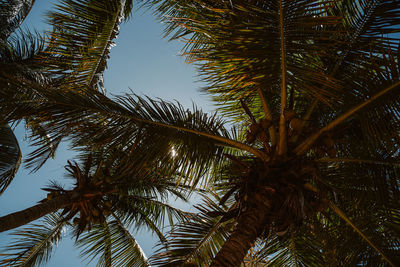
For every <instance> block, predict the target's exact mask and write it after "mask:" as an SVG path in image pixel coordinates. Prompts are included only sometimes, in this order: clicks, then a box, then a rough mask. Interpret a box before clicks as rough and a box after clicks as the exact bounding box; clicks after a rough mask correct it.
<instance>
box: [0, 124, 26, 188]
mask: <svg viewBox="0 0 400 267" xmlns="http://www.w3.org/2000/svg"><path fill="white" fill-rule="evenodd" d="M21 158H22V154H21V149H20V147H19V144H18V140H17V138H16V137H15V135H14V133H13V131H12V130H11V128H10V126H9V125H7V124H3V125H1V126H0V194H2V193H3V192H4V191H5V190H6V188H7V186H8V185H9V184H10V183H11V181H12V180H13V178H14V176H15V175H16V174H17V171H18V169H19V165H20V163H21Z"/></svg>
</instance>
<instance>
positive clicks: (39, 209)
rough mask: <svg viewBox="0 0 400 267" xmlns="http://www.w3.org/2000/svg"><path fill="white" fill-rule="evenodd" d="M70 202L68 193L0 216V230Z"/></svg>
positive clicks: (2, 230)
mask: <svg viewBox="0 0 400 267" xmlns="http://www.w3.org/2000/svg"><path fill="white" fill-rule="evenodd" d="M70 203H71V196H70V195H68V194H67V195H61V196H58V197H56V198H54V199H52V200H46V201H44V202H42V203H39V204H37V205H35V206H33V207H30V208H27V209H24V210H21V211H18V212H14V213H11V214H8V215H5V216H3V217H0V232H4V231H7V230H10V229H14V228H17V227H19V226H21V225H25V224H28V223H30V222H32V221H34V220H36V219H39V218H40V217H43V216H44V215H46V214H49V213H52V212H55V211H57V210H59V209H62V208H64V207H66V206H67V205H68V204H70Z"/></svg>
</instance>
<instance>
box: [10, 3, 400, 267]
mask: <svg viewBox="0 0 400 267" xmlns="http://www.w3.org/2000/svg"><path fill="white" fill-rule="evenodd" d="M150 2H151V3H152V4H155V5H157V8H158V12H159V14H160V15H161V16H162V17H161V18H162V19H164V20H166V21H167V22H168V26H167V33H169V34H172V38H173V39H178V38H181V39H183V40H185V41H186V42H187V47H186V56H187V59H188V61H190V62H195V63H196V64H197V65H198V67H199V71H200V74H201V75H202V77H203V78H204V80H206V81H207V82H208V86H207V88H205V89H204V90H205V91H206V92H208V93H210V94H212V95H213V96H214V100H215V101H216V102H217V103H218V104H219V105H220V111H221V113H222V114H223V115H224V116H225V117H226V118H229V123H230V125H233V126H234V127H231V128H232V130H231V131H229V130H227V129H226V128H225V127H224V121H223V120H221V119H218V117H217V116H216V115H213V116H207V115H206V114H203V113H202V112H201V111H200V110H198V109H197V108H194V110H185V109H184V108H182V107H181V106H180V105H176V104H173V103H168V102H164V101H155V100H152V99H145V98H142V97H138V96H135V95H133V96H132V95H127V96H122V97H117V98H116V99H115V100H111V99H109V98H107V97H105V96H104V95H102V94H101V93H99V92H96V91H95V90H82V91H81V92H76V91H64V92H55V91H54V90H49V89H48V88H40V89H38V93H39V97H38V96H37V95H35V96H34V98H35V101H33V100H32V98H33V96H32V94H31V95H29V94H27V93H26V92H25V91H24V90H23V88H21V89H20V91H19V92H18V94H16V95H18V97H19V98H18V101H16V102H14V103H12V105H10V104H9V103H4V107H5V109H6V110H7V112H8V113H7V114H8V116H7V118H6V119H7V120H18V119H22V118H26V117H29V116H37V117H38V118H40V120H41V125H42V127H43V128H44V129H45V130H46V132H47V133H50V134H51V136H52V138H54V139H57V138H59V137H64V136H66V135H68V136H69V138H70V139H71V140H72V142H73V143H74V144H75V145H76V146H82V145H85V146H88V147H90V148H91V149H96V148H97V149H99V148H100V147H101V148H103V149H105V150H106V151H112V150H114V149H116V148H120V149H122V150H124V151H128V150H129V151H134V152H135V153H137V154H140V155H141V156H142V163H143V164H144V165H145V164H153V165H152V166H162V172H164V173H167V174H174V175H177V176H178V177H179V178H181V179H180V180H179V181H183V182H184V183H185V184H189V185H190V186H193V187H194V186H196V185H197V184H198V182H199V181H202V179H203V180H205V181H206V182H205V184H206V185H208V186H209V187H208V188H209V189H213V190H214V191H215V193H216V197H215V198H216V200H215V201H213V200H210V199H207V201H206V203H205V204H204V205H203V206H202V207H200V208H199V214H198V216H193V217H192V218H191V223H190V224H188V223H184V224H182V225H180V226H178V227H176V228H175V229H173V231H172V232H171V233H170V238H171V240H170V243H168V244H166V245H165V246H164V248H165V251H162V252H160V253H159V254H158V255H156V256H155V257H154V262H155V263H156V264H166V265H167V264H171V266H176V265H182V266H185V264H192V265H193V264H194V265H199V266H201V265H204V264H210V265H211V266H239V265H240V264H242V262H243V260H244V259H245V257H246V254H247V253H248V251H249V249H250V248H251V247H253V246H254V245H255V244H256V243H257V245H256V248H257V249H258V252H254V253H252V254H251V255H252V258H253V259H255V261H256V262H260V263H266V264H267V265H268V264H269V265H278V266H287V265H294V266H300V265H301V266H310V265H322V266H323V265H329V266H330V265H332V266H337V265H350V266H351V265H372V266H374V265H381V264H384V262H386V263H387V264H389V265H391V266H396V264H398V262H399V258H398V256H397V255H398V248H399V242H398V240H396V238H395V236H398V235H399V232H398V225H399V218H400V210H399V208H398V207H399V205H398V204H399V196H400V190H399V179H398V177H397V174H398V171H399V169H398V164H399V138H398V136H399V129H400V128H399V126H400V120H399V119H400V116H399V114H400V113H399V105H398V103H399V96H400V94H399V93H400V91H399V89H400V76H399V74H400V65H399V58H398V57H399V46H398V43H399V40H400V38H399V37H398V35H396V33H397V32H398V31H399V24H400V16H399V10H400V2H399V1H395V0H372V1H367V0H365V1H364V0H359V1H345V0H343V1H324V0H301V1H293V0H274V1H252V0H236V1H223V0H221V1H205V0H204V1H203V0H196V1H169V0H165V1H161V0H159V1H158V0H154V1H150ZM6 93H7V92H3V94H6ZM21 99H22V100H23V103H24V104H23V105H22V104H21V103H20V102H19V101H20V100H21ZM172 147H173V148H174V149H175V150H176V152H177V153H176V156H175V158H174V159H173V160H171V156H170V151H171V148H172ZM217 204H218V205H217ZM200 252H204V253H200ZM253 262H254V261H253ZM174 264H175V265H174Z"/></svg>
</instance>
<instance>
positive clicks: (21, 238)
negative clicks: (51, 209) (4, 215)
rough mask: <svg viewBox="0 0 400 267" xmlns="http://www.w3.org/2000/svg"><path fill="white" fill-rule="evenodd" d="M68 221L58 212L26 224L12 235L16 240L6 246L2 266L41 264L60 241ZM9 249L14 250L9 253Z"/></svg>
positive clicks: (48, 257) (0, 262)
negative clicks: (38, 221) (39, 220)
mask: <svg viewBox="0 0 400 267" xmlns="http://www.w3.org/2000/svg"><path fill="white" fill-rule="evenodd" d="M67 225H69V223H68V222H66V221H65V220H63V217H62V216H60V214H58V213H52V214H49V215H47V216H46V217H44V218H43V219H42V221H41V223H35V224H31V225H27V226H26V227H25V228H23V229H19V230H18V231H16V232H15V233H13V235H14V236H15V237H16V240H15V241H14V242H13V243H11V244H10V245H8V246H7V248H6V249H7V253H6V254H2V255H5V256H6V257H5V258H4V259H2V260H1V261H0V264H1V265H2V266H42V264H44V263H46V262H47V261H48V260H49V259H50V257H51V254H52V250H53V248H54V247H56V246H57V245H58V243H59V242H60V241H61V239H62V237H63V234H64V228H65V226H67ZM10 251H14V252H13V253H10Z"/></svg>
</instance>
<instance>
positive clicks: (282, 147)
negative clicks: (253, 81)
mask: <svg viewBox="0 0 400 267" xmlns="http://www.w3.org/2000/svg"><path fill="white" fill-rule="evenodd" d="M279 14H280V18H279V24H280V25H279V26H280V29H279V30H280V37H281V70H282V73H281V76H282V77H281V112H280V113H281V114H280V120H279V144H278V155H280V156H282V155H284V154H285V153H286V150H287V144H286V142H287V140H286V137H287V136H286V122H285V116H284V111H285V108H286V98H287V92H286V54H285V37H284V27H283V7H282V0H281V1H280V3H279Z"/></svg>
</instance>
